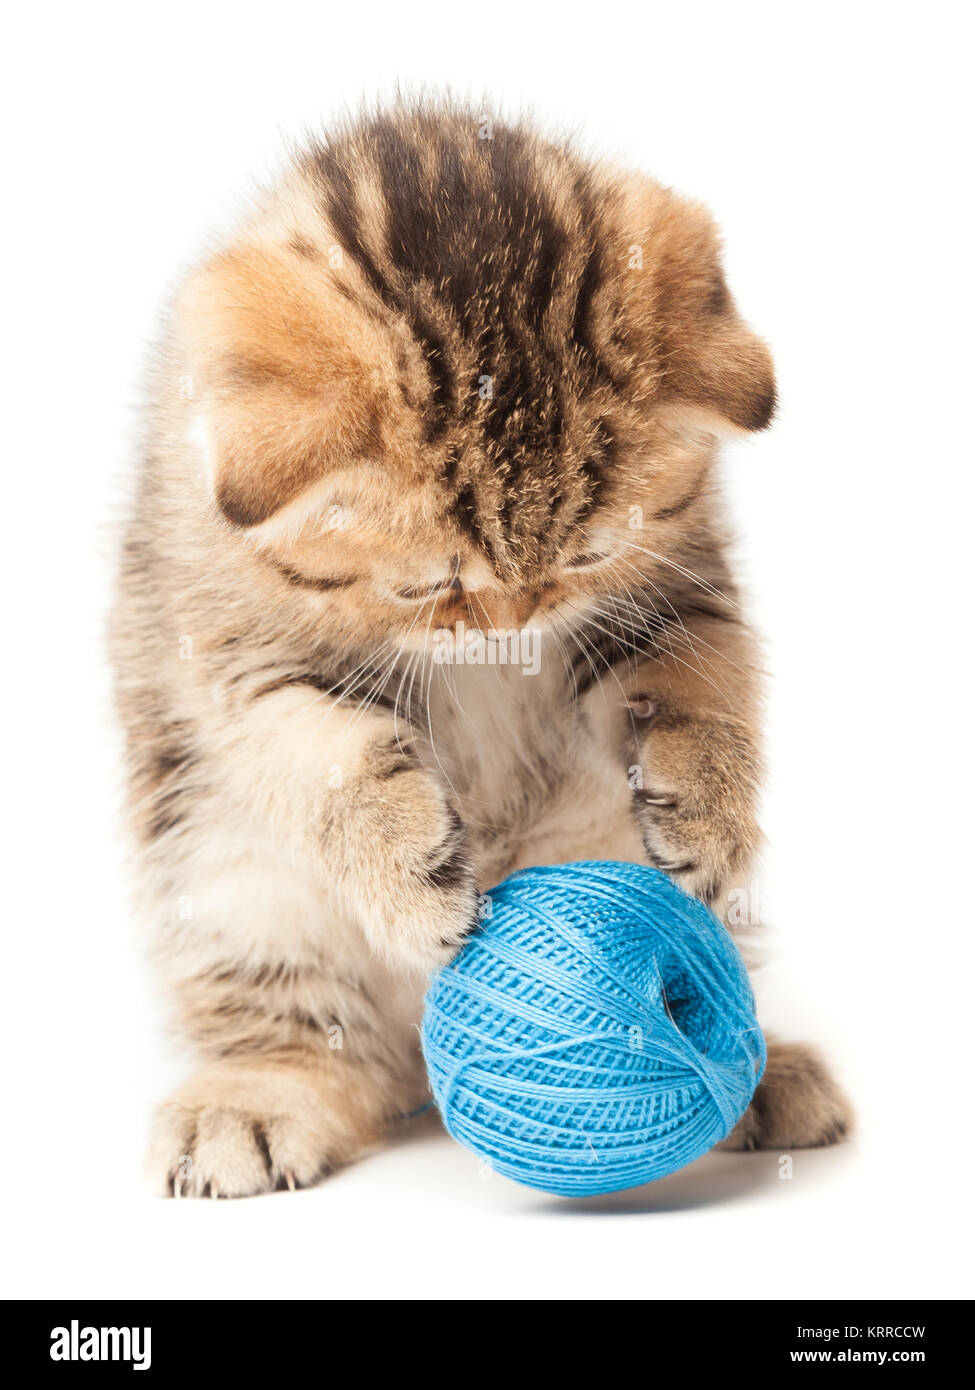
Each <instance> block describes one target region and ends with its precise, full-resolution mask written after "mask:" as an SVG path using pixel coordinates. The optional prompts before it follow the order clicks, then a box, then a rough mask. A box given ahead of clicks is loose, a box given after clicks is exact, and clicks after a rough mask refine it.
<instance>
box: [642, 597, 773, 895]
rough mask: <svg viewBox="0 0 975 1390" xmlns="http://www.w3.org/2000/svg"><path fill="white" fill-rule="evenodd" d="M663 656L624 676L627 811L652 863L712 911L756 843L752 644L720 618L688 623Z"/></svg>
mask: <svg viewBox="0 0 975 1390" xmlns="http://www.w3.org/2000/svg"><path fill="white" fill-rule="evenodd" d="M719 611H720V610H718V609H717V608H716V610H715V612H716V613H718V612H719ZM659 646H660V651H659V655H657V656H655V657H654V658H649V659H646V660H643V661H641V662H640V663H639V664H638V665H637V666H636V667H635V669H633V670H631V671H629V672H628V673H627V674H626V675H625V676H621V681H622V685H623V688H624V691H625V693H626V695H627V697H628V699H629V723H628V738H629V744H630V751H629V757H630V765H629V776H630V785H631V787H632V788H633V807H634V811H635V813H636V815H637V818H638V821H639V824H640V828H641V831H642V834H643V842H644V847H645V850H646V854H647V857H648V859H649V861H650V863H651V864H654V865H655V866H656V867H658V868H661V869H664V870H665V871H666V872H667V873H669V874H670V875H671V876H672V877H673V878H674V879H676V881H677V882H678V883H680V885H681V886H682V887H683V888H685V889H686V890H687V891H688V892H690V893H693V894H695V895H696V896H697V897H700V898H703V899H704V900H705V901H707V902H711V903H714V902H715V901H716V900H717V899H718V898H719V897H720V896H721V895H722V893H723V892H724V891H725V890H727V889H728V888H729V887H730V886H731V884H732V883H733V881H734V880H735V879H736V878H737V877H739V876H740V875H741V873H742V872H743V871H744V870H745V869H746V868H747V866H748V864H749V862H750V860H751V858H752V856H753V854H754V852H755V850H756V849H757V847H758V844H759V842H760V834H759V830H758V825H757V822H756V818H755V804H756V798H757V794H758V784H759V777H760V771H761V755H760V748H759V737H758V720H757V712H758V711H757V705H758V695H757V681H756V675H755V656H754V652H753V648H752V639H751V637H750V634H749V633H748V631H747V629H746V628H744V627H743V626H742V625H741V624H740V623H739V622H737V621H736V620H735V618H734V617H731V616H725V615H724V613H721V615H720V616H711V615H708V616H701V615H700V614H698V615H693V616H692V615H691V614H688V615H687V616H686V617H683V618H682V620H681V623H680V625H679V626H677V627H676V630H675V631H674V632H673V633H672V634H671V635H669V636H668V637H666V638H662V639H661V640H660V643H659Z"/></svg>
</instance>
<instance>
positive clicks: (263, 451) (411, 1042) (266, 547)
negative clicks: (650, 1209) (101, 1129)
mask: <svg viewBox="0 0 975 1390" xmlns="http://www.w3.org/2000/svg"><path fill="white" fill-rule="evenodd" d="M774 401H775V389H774V382H773V371H772V364H771V361H770V358H769V354H768V351H767V350H766V348H765V346H764V345H763V344H762V343H761V342H760V341H759V340H758V339H757V338H756V337H755V336H754V335H753V334H752V332H751V331H750V330H749V329H748V328H747V327H746V326H745V324H744V323H743V322H742V320H741V319H740V317H739V316H738V313H737V311H736V309H735V306H734V304H733V303H732V300H731V297H730V295H729V292H728V289H727V287H726V285H725V280H724V277H723V275H722V270H721V265H720V257H719V249H718V240H717V236H716V233H715V230H714V228H713V226H712V223H711V221H710V219H709V217H708V215H707V214H706V212H705V211H704V210H703V209H701V208H700V207H698V206H697V205H695V204H692V203H689V202H686V201H684V200H683V199H681V198H678V197H677V196H675V195H674V194H673V193H671V192H670V191H668V190H667V189H665V188H662V187H660V186H659V185H657V184H656V183H653V182H652V181H651V180H649V179H648V178H645V177H643V176H641V175H636V174H629V173H625V172H620V171H618V170H616V169H610V168H606V167H600V166H599V165H595V164H592V163H588V162H586V161H585V160H583V159H582V158H581V157H580V156H579V155H578V154H577V153H575V152H573V150H572V149H571V148H569V147H566V146H563V145H560V144H554V143H549V142H546V141H545V140H543V139H541V138H539V137H538V136H537V135H536V134H535V133H533V132H532V131H531V130H529V129H526V128H524V127H521V126H517V125H506V124H502V123H501V122H495V123H494V124H493V126H492V124H491V123H489V122H484V121H479V120H478V119H477V118H476V117H475V115H474V113H473V112H469V111H465V110H464V109H462V108H458V107H454V106H448V105H436V104H432V105H420V106H416V107H413V106H407V105H401V106H398V107H396V108H394V109H393V110H391V111H389V112H386V113H382V114H377V115H375V116H373V117H368V118H363V119H362V120H360V121H359V122H357V123H353V124H351V125H349V126H348V127H347V128H345V129H343V130H341V131H339V132H338V134H337V135H336V136H335V138H334V139H332V140H330V141H329V142H328V143H327V144H324V143H323V144H313V145H312V146H311V147H310V148H308V149H307V150H306V151H304V152H303V153H302V154H301V155H300V156H299V157H297V158H296V159H295V161H294V163H293V166H292V167H291V169H290V172H289V173H288V175H287V177H286V178H285V179H284V180H283V182H282V183H281V184H280V186H279V187H277V188H276V189H275V190H274V191H273V192H272V193H270V195H268V196H267V197H265V199H264V200H263V201H262V202H261V204H260V205H259V206H258V207H257V208H256V209H255V210H254V212H253V214H252V215H251V217H250V218H249V220H248V221H247V222H246V223H245V225H243V226H242V227H241V228H240V229H239V231H238V232H237V234H236V235H235V236H234V237H233V239H232V240H230V241H229V242H228V243H227V244H226V245H225V246H224V248H223V249H222V250H221V251H219V253H218V254H216V255H214V256H212V257H211V258H210V259H209V260H208V261H207V263H206V264H204V265H203V266H202V267H201V268H200V269H198V270H197V271H196V272H195V273H194V274H193V275H192V276H190V278H189V280H188V282H187V283H186V284H185V285H184V287H183V288H182V290H181V291H180V293H179V294H178V297H177V301H176V304H175V306H174V311H173V314H172V316H171V321H170V324H169V327H168V329H167V332H166V335H165V338H164V341H163V343H162V345H161V348H160V351H159V356H158V362H157V370H156V372H155V376H154V381H153V388H152V399H151V403H150V406H149V416H148V448H147V451H146V455H145V460H144V464H143V467H142V471H141V475H140V481H139V486H138V490H137V496H136V500H135V503H134V509H133V513H132V516H131V519H130V522H129V525H128V530H127V536H126V539H125V543H124V552H123V559H122V565H121V575H120V584H119V596H118V601H117V605H116V608H115V613H114V620H113V648H114V660H115V664H116V668H117V674H118V701H119V707H120V710H121V715H122V719H123V721H124V724H125V728H126V732H127V740H128V758H129V767H130V808H131V819H132V822H133V825H134V828H135V832H136V836H137V840H138V845H139V863H140V869H141V872H140V883H141V895H142V911H143V913H144V915H145V917H146V918H147V920H148V922H149V923H150V924H151V929H152V943H153V953H154V957H155V961H156V964H157V966H158V970H159V972H160V976H161V978H162V981H163V982H164V985H165V988H166V991H167V993H168V996H169V998H170V1000H171V1003H172V1006H173V1011H174V1015H175V1020H176V1023H177V1026H178V1028H179V1031H180V1032H181V1034H182V1035H183V1036H184V1037H185V1038H186V1039H188V1040H189V1041H190V1042H191V1043H192V1044H193V1045H194V1047H195V1049H196V1051H197V1052H198V1054H199V1057H200V1070H199V1071H198V1072H197V1073H196V1075H195V1076H194V1077H193V1078H192V1079H191V1080H190V1081H189V1082H188V1083H187V1084H186V1085H184V1086H183V1087H182V1089H181V1090H179V1091H178V1092H177V1094H176V1095H174V1096H173V1097H172V1098H171V1099H170V1100H168V1101H167V1102H166V1103H165V1104H164V1105H163V1106H162V1108H161V1109H160V1111H159V1113H158V1117H157V1120H156V1123H155V1127H154V1133H153V1138H152V1143H151V1148H150V1165H151V1171H152V1175H153V1179H154V1181H155V1183H156V1185H157V1187H158V1188H159V1190H160V1191H163V1192H168V1193H175V1194H176V1195H180V1194H181V1193H186V1194H194V1195H205V1194H209V1195H210V1196H214V1197H215V1196H242V1195H245V1194H248V1193H257V1192H262V1191H265V1190H268V1189H272V1188H279V1187H283V1186H289V1187H292V1188H293V1187H295V1186H296V1185H298V1186H300V1185H304V1184H308V1183H312V1182H314V1181H315V1180H316V1179H317V1178H319V1177H320V1176H321V1175H322V1174H323V1173H325V1172H326V1171H327V1170H328V1169H329V1168H331V1167H333V1166H334V1165H336V1164H340V1163H346V1162H348V1161H349V1160H351V1159H354V1158H355V1157H356V1156H357V1155H359V1154H361V1153H363V1152H364V1151H365V1150H366V1149H367V1148H368V1147H370V1146H371V1145H373V1144H375V1143H376V1142H377V1141H379V1140H380V1139H381V1137H382V1136H383V1134H384V1132H385V1131H387V1130H388V1128H389V1127H390V1125H391V1124H392V1123H393V1122H394V1121H395V1119H396V1118H397V1117H398V1116H401V1115H403V1114H405V1113H407V1112H409V1111H411V1110H413V1109H414V1108H416V1107H417V1106H419V1105H421V1104H423V1102H424V1100H425V1098H426V1096H427V1088H426V1082H425V1078H424V1073H423V1066H422V1060H421V1057H420V1055H419V1049H418V1035H417V1027H416V1025H417V1022H418V1020H419V1017H420V1010H421V1000H422V995H423V990H424V985H425V981H426V978H427V976H428V974H429V972H430V971H431V970H432V969H433V968H434V967H436V966H438V965H440V964H441V963H442V962H444V961H446V960H448V959H449V958H450V957H451V955H452V954H453V953H454V952H455V951H456V950H457V949H458V947H459V946H460V945H461V944H462V943H463V941H464V940H465V938H466V937H467V935H468V934H469V933H470V932H471V931H472V930H473V929H474V928H475V926H476V923H477V920H478V910H479V897H478V895H479V893H481V892H483V891H484V890H485V889H487V888H488V887H490V886H491V885H492V884H494V883H496V882H497V881H498V880H500V879H501V878H502V877H504V876H505V875H506V874H508V873H510V872H512V871H514V870H516V869H518V868H522V867H524V866H526V865H531V864H541V863H555V862H560V861H566V860H572V859H598V858H617V859H628V860H642V861H644V862H646V863H649V864H654V865H657V866H659V867H660V868H662V869H664V870H666V871H667V872H668V873H670V874H671V875H673V877H674V878H675V879H676V880H677V881H678V882H679V883H680V884H682V885H683V886H684V887H685V888H686V889H687V890H688V891H690V892H692V893H695V894H698V895H699V896H700V897H702V898H704V899H705V900H707V901H709V902H711V903H713V904H714V905H715V906H716V908H717V909H718V910H719V911H720V910H722V908H723V905H724V904H726V902H727V899H728V894H729V892H730V891H731V890H733V889H734V887H735V884H736V882H740V881H742V877H743V875H745V874H746V873H747V870H748V865H749V862H750V860H751V858H752V855H753V853H754V851H755V849H756V846H757V844H758V840H759V833H758V830H757V827H756V824H755V818H754V805H755V797H756V788H757V785H758V782H759V775H760V766H761V758H760V752H759V737H758V728H757V726H758V720H759V700H760V694H759V681H758V674H757V663H756V656H755V647H754V641H753V638H752V635H751V634H750V632H749V631H748V628H747V627H746V626H745V624H744V623H743V621H742V619H741V616H740V614H739V610H738V608H737V606H736V603H735V600H734V597H733V586H732V581H731V578H730V576H729V573H728V568H727V563H726V559H725V553H724V540H723V528H722V518H721V511H720V505H719V499H718V498H717V496H716V495H715V490H714V486H713V468H714V462H715V455H716V448H717V439H718V437H719V436H720V435H721V434H722V433H726V432H728V431H735V430H739V431H748V430H760V429H763V428H764V427H765V426H766V425H767V424H768V423H769V420H770V418H771V415H772V411H773V407H774ZM846 1123H847V1107H846V1103H845V1101H844V1100H843V1097H842V1095H841V1094H840V1092H839V1091H838V1089H837V1087H836V1086H835V1084H834V1083H833V1081H832V1080H831V1079H830V1077H829V1075H828V1073H827V1072H826V1070H825V1069H824V1067H823V1065H822V1063H821V1062H820V1061H819V1060H818V1058H817V1057H816V1055H815V1054H814V1053H813V1052H811V1051H810V1050H809V1049H808V1048H806V1047H805V1046H802V1045H799V1044H777V1043H775V1042H774V1041H773V1042H772V1043H771V1045H770V1051H769V1063H768V1071H767V1073H766V1078H765V1080H764V1081H763V1083H762V1085H761V1087H760V1088H759V1091H758V1093H757V1096H756V1099H755V1102H754V1104H753V1105H752V1107H751V1109H750V1111H749V1112H748V1114H747V1116H746V1117H745V1119H744V1121H743V1122H742V1124H741V1125H740V1126H739V1128H738V1130H737V1131H736V1132H735V1134H734V1135H733V1136H732V1138H731V1140H730V1143H731V1144H732V1145H733V1146H738V1147H754V1146H773V1147H776V1148H780V1147H781V1148H790V1147H793V1146H802V1145H814V1144H826V1143H830V1142H832V1141H834V1140H836V1139H837V1138H839V1137H840V1136H841V1135H842V1134H843V1132H844V1130H845V1127H846Z"/></svg>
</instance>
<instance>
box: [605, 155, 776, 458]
mask: <svg viewBox="0 0 975 1390" xmlns="http://www.w3.org/2000/svg"><path fill="white" fill-rule="evenodd" d="M629 199H630V201H629V206H628V220H629V226H630V229H631V240H632V241H633V242H634V243H635V244H633V245H631V246H630V247H629V248H628V258H627V262H626V264H627V267H628V268H627V270H626V271H625V272H624V274H623V277H622V279H621V280H620V286H621V289H622V293H623V299H624V303H625V304H626V306H627V312H626V317H627V323H628V326H629V329H630V332H631V334H632V342H633V345H634V347H635V349H636V355H637V358H638V360H641V361H643V362H644V363H646V364H648V366H649V369H650V371H651V372H652V373H653V377H654V386H655V394H656V395H657V398H658V400H659V401H660V403H661V405H662V406H663V408H664V409H667V410H669V411H670V412H671V413H672V415H674V416H675V417H676V418H680V417H684V418H686V419H688V420H689V421H691V422H692V423H695V422H696V423H700V424H703V425H704V426H705V427H706V428H711V427H713V428H714V430H715V431H716V432H718V433H721V432H724V431H731V432H736V431H739V430H743V431H752V430H763V429H765V428H766V426H767V425H768V424H769V423H770V421H771V419H772V415H773V413H774V411H775V371H774V368H773V365H772V357H771V354H770V353H769V350H768V348H767V347H766V346H765V344H764V343H763V342H762V340H761V339H760V338H759V337H757V336H756V334H755V333H753V332H752V330H751V329H750V328H749V326H748V325H747V324H746V323H745V322H744V320H743V319H742V318H741V316H740V315H739V313H738V311H737V309H736V307H735V304H734V301H733V300H732V297H731V294H730V293H729V291H728V286H727V284H726V283H725V278H724V271H723V269H722V265H721V247H720V241H719V238H718V234H717V229H716V228H715V225H714V222H713V220H712V218H711V216H710V214H709V213H708V212H707V210H706V209H705V208H703V207H701V206H700V205H699V204H696V203H692V202H689V201H687V200H685V199H683V198H679V197H677V196H676V195H675V194H673V193H671V192H670V191H669V190H668V189H664V188H661V187H660V186H659V185H657V184H654V183H652V182H651V181H650V180H638V181H636V182H635V183H634V184H633V185H632V186H631V188H630V190H629Z"/></svg>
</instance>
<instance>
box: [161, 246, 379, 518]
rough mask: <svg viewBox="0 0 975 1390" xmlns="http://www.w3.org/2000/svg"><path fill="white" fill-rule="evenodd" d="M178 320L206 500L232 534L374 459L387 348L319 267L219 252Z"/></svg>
mask: <svg viewBox="0 0 975 1390" xmlns="http://www.w3.org/2000/svg"><path fill="white" fill-rule="evenodd" d="M178 317H179V323H180V329H181V337H182V342H183V346H184V349H185V352H186V362H187V368H188V376H189V379H190V382H191V384H192V387H191V389H192V400H193V407H194V409H195V410H197V411H198V412H199V415H198V426H199V428H201V429H202V432H203V436H204V447H205V450H206V453H207V458H208V467H209V469H210V473H211V483H212V488H213V496H214V499H215V501H216V503H217V506H218V507H219V508H220V510H221V512H222V513H223V515H224V516H225V517H226V519H227V520H228V521H230V522H232V523H233V524H234V525H235V526H239V527H253V526H258V525H260V524H261V523H262V522H265V521H267V520H268V519H269V518H270V517H272V516H274V514H275V513H277V512H278V511H280V510H281V508H283V507H285V506H286V505H287V504H288V503H290V502H292V501H293V500H294V499H295V498H297V497H299V496H300V495H301V494H303V493H305V492H306V490H307V489H309V488H311V487H313V486H314V485H315V484H316V483H320V482H321V481H322V480H324V479H327V478H328V476H329V474H330V473H332V472H334V471H335V470H337V469H339V468H341V467H347V466H350V465H353V464H355V463H356V462H357V460H360V459H362V458H364V457H374V456H375V455H377V454H378V453H379V452H380V450H381V449H382V435H383V427H384V416H386V415H388V413H389V411H390V408H391V407H390V393H389V382H390V381H391V380H393V379H394V376H393V373H392V371H391V368H389V366H388V365H386V369H385V374H384V364H385V358H386V355H387V354H386V350H385V349H386V344H384V343H383V342H382V341H381V340H379V341H377V339H379V335H378V332H377V330H376V329H375V328H374V327H372V326H371V325H370V324H369V321H368V319H367V318H366V316H365V315H363V314H362V313H361V312H359V313H357V312H355V310H354V308H353V307H352V306H350V304H349V302H348V301H346V300H344V299H343V297H342V296H341V295H340V294H338V293H336V290H335V286H334V282H333V281H332V280H331V279H330V278H329V274H328V270H327V267H326V266H325V265H324V264H320V263H318V262H316V261H313V260H305V259H303V258H301V257H298V256H293V257H292V256H290V255H289V254H288V253H287V251H286V250H285V249H284V248H281V249H279V248H276V247H264V246H254V247H246V248H244V249H237V250H233V251H228V252H225V253H224V254H222V255H220V256H218V257H217V258H216V259H215V260H213V261H211V262H210V263H209V264H208V265H206V266H205V267H204V268H203V269H202V270H201V271H199V272H198V273H197V274H196V275H195V276H194V277H193V278H192V279H191V281H190V282H189V284H188V285H187V286H186V288H185V290H184V291H183V294H182V296H181V298H180V301H179V306H178Z"/></svg>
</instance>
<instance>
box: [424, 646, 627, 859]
mask: <svg viewBox="0 0 975 1390" xmlns="http://www.w3.org/2000/svg"><path fill="white" fill-rule="evenodd" d="M618 705H619V702H616V701H613V699H612V696H611V695H610V694H609V693H608V692H604V691H602V690H597V691H594V692H592V693H591V695H590V697H589V698H587V699H586V700H584V701H582V702H580V701H578V700H576V699H574V698H573V690H572V685H571V682H570V680H569V678H568V677H567V675H566V673H565V669H564V666H563V664H562V662H561V660H559V658H558V656H557V655H556V656H555V657H554V659H553V660H549V661H545V660H543V661H542V662H541V663H540V669H539V671H538V672H537V673H536V674H528V673H527V672H526V671H525V670H524V669H522V668H521V667H518V666H494V667H491V666H484V665H480V666H478V665H474V666H450V667H447V668H441V669H438V670H437V671H435V672H434V674H433V679H432V680H431V682H430V696H429V701H428V716H429V718H428V722H427V728H426V729H425V730H424V731H423V732H424V734H425V742H426V744H427V748H426V757H427V759H428V760H430V762H431V766H432V768H433V769H434V770H435V771H437V772H438V773H439V775H440V776H442V777H445V778H446V780H447V782H448V784H449V785H450V788H451V790H452V793H453V796H454V798H455V801H456V804H457V806H458V809H459V811H460V814H461V817H462V819H463V820H464V823H465V826H466V828H467V833H468V839H469V842H470V843H471V844H472V846H473V847H474V850H475V854H476V857H477V859H478V862H479V865H480V869H481V878H482V881H483V886H484V887H487V886H490V885H491V884H492V883H495V882H497V881H498V880H499V879H500V878H502V877H503V876H504V875H505V874H507V873H510V872H513V871H514V870H515V869H518V868H524V867H527V866H528V865H530V864H542V863H557V862H564V861H566V860H570V859H581V858H620V859H632V858H637V857H639V856H640V855H641V852H642V842H641V840H640V837H639V834H638V832H637V831H636V827H635V822H634V820H633V816H632V809H631V793H630V788H629V784H628V782H627V768H626V756H625V751H624V747H623V725H624V722H625V720H624V713H623V710H622V707H621V705H620V707H617V706H618Z"/></svg>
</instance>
